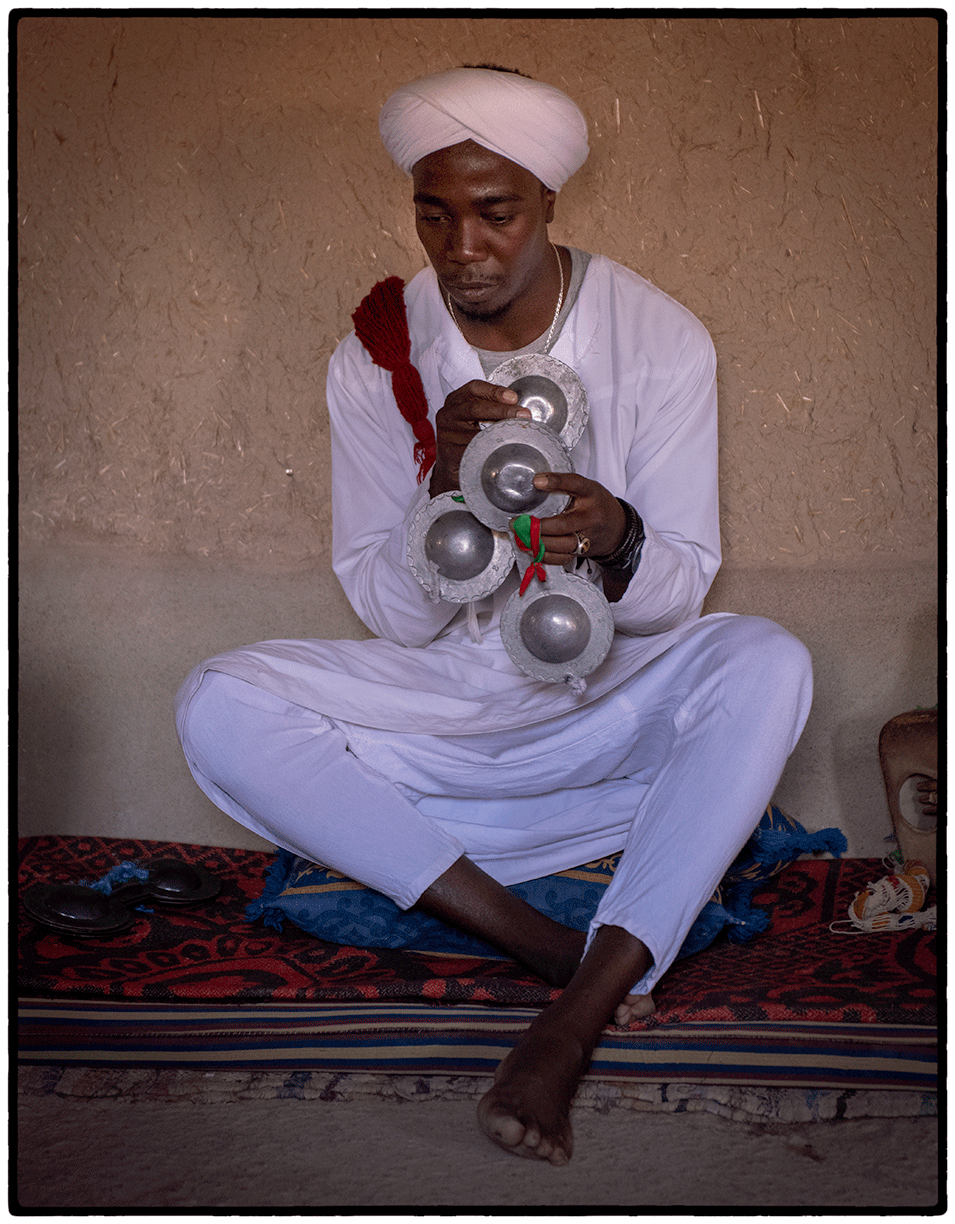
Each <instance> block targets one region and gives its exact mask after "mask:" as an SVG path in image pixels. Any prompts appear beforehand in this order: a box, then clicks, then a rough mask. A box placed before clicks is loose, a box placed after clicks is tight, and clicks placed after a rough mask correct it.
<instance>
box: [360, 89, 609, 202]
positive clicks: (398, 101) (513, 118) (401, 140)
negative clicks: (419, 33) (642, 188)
mask: <svg viewBox="0 0 955 1224" xmlns="http://www.w3.org/2000/svg"><path fill="white" fill-rule="evenodd" d="M378 128H379V130H380V132H381V139H382V140H383V141H384V145H385V148H386V149H387V150H388V152H389V154H390V155H391V156H392V157H393V158H394V160H395V161H396V162H397V163H398V165H399V166H400V167H401V169H402V170H404V172H405V174H410V173H411V170H412V167H413V166H414V165H415V163H416V162H419V161H420V160H421V159H422V157H427V156H428V154H429V153H435V152H436V151H437V150H438V149H446V148H448V147H449V146H451V145H455V144H460V143H461V141H463V140H473V141H474V142H475V143H476V144H479V145H481V146H483V147H484V148H485V149H490V150H491V152H492V153H498V154H500V156H501V157H506V158H508V159H509V160H510V161H512V162H517V164H518V165H519V166H523V167H524V169H525V170H529V171H530V172H531V174H533V175H534V176H535V177H537V178H539V179H540V181H541V182H542V183H543V184H544V186H545V187H550V188H551V190H553V191H560V189H561V187H563V185H564V183H566V182H567V180H568V179H569V178H570V176H571V175H572V174H574V173H575V172H576V171H577V170H579V169H580V167H581V166H582V165H583V164H584V162H585V161H586V160H587V154H588V153H589V152H590V148H589V146H588V144H587V121H586V119H585V118H584V116H583V115H582V114H581V112H580V110H579V109H578V107H577V106H576V105H575V104H574V103H573V102H572V101H571V100H570V98H568V97H567V95H566V94H563V93H561V91H560V90H559V89H554V88H553V86H551V85H544V84H543V83H542V82H540V81H532V80H529V79H528V78H527V77H522V76H518V75H517V74H516V73H513V72H497V71H495V70H493V69H488V68H452V69H450V71H448V72H439V73H438V74H437V75H436V76H428V77H422V78H421V80H418V81H411V82H410V83H409V84H407V85H402V87H401V88H400V89H398V90H396V91H395V92H394V93H393V94H392V95H391V97H390V98H389V99H388V101H387V102H386V103H385V105H384V106H383V107H382V108H381V115H380V117H379V119H378Z"/></svg>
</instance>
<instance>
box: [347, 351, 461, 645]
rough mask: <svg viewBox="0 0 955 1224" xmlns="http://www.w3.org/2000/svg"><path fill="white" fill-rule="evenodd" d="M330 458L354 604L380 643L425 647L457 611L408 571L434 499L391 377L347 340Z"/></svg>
mask: <svg viewBox="0 0 955 1224" xmlns="http://www.w3.org/2000/svg"><path fill="white" fill-rule="evenodd" d="M326 390H327V397H328V412H329V417H330V419H331V448H332V566H333V568H334V570H335V573H336V575H337V577H338V580H339V582H341V584H342V587H343V589H344V591H345V594H346V595H347V596H348V599H349V602H350V603H351V605H352V607H353V608H354V609H355V611H356V612H357V614H358V615H359V616H360V617H361V619H362V621H364V623H365V624H366V625H367V626H368V628H369V629H371V631H372V632H373V633H375V634H377V635H378V636H379V637H382V638H387V639H388V640H389V641H392V642H397V643H399V644H400V645H403V646H425V645H427V644H428V643H429V642H430V641H432V640H433V639H434V638H435V637H436V636H437V635H438V633H440V631H441V630H442V629H443V628H444V627H445V625H447V623H448V622H449V621H450V620H451V619H452V617H454V616H455V615H456V613H457V612H458V611H459V606H458V605H457V604H452V603H447V602H446V601H445V600H438V601H437V602H432V600H431V598H430V596H429V595H428V594H427V593H426V592H425V591H424V589H423V588H422V587H421V586H420V584H419V583H418V581H417V580H416V578H415V576H414V574H412V572H411V569H410V567H409V565H408V557H407V543H408V528H409V527H410V525H411V521H412V519H413V518H414V515H415V512H416V511H417V509H418V508H419V506H421V505H422V504H423V503H424V502H425V501H426V500H427V499H428V483H427V482H428V477H427V476H426V477H425V480H424V482H423V483H422V484H418V481H417V475H418V465H417V463H416V462H415V459H414V435H413V433H412V431H411V426H410V425H409V424H408V423H407V421H405V420H404V418H403V417H402V416H401V413H400V411H399V409H398V406H397V404H396V403H395V398H394V394H393V392H392V389H391V375H390V374H389V373H388V372H387V371H386V370H383V369H381V368H380V367H378V366H376V365H375V364H374V363H373V362H372V360H371V358H370V357H369V356H368V354H367V353H366V352H365V350H364V349H363V348H362V346H361V342H360V341H359V340H358V339H357V338H356V337H355V336H354V335H351V336H349V337H347V338H346V339H345V340H343V341H342V343H341V344H340V345H339V346H338V348H337V349H336V351H335V353H334V354H333V355H332V359H331V362H330V364H329V368H328V381H327V388H326Z"/></svg>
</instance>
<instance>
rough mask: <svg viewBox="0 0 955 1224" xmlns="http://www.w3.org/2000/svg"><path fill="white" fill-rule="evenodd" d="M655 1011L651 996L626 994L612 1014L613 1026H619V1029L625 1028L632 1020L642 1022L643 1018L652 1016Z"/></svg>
mask: <svg viewBox="0 0 955 1224" xmlns="http://www.w3.org/2000/svg"><path fill="white" fill-rule="evenodd" d="M656 1010H657V1005H656V1003H654V1001H653V995H652V994H645V995H635V994H628V995H627V997H626V998H625V999H624V1001H623V1002H622V1003H621V1004H620V1006H619V1007H618V1008H617V1010H616V1011H615V1012H614V1014H613V1022H614V1024H619V1026H620V1027H621V1028H626V1027H627V1025H629V1024H632V1023H633V1022H634V1020H642V1019H643V1018H644V1016H652V1015H653V1013H654V1012H655V1011H656Z"/></svg>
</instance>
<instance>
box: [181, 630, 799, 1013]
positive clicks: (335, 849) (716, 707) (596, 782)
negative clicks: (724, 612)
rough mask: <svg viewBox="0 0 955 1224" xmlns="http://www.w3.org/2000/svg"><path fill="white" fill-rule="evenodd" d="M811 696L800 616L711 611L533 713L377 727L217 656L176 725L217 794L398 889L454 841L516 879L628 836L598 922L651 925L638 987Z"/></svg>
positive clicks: (453, 853) (691, 913)
mask: <svg viewBox="0 0 955 1224" xmlns="http://www.w3.org/2000/svg"><path fill="white" fill-rule="evenodd" d="M810 701H811V667H810V662H809V656H808V653H807V651H806V650H805V647H803V646H802V644H801V643H800V642H798V641H797V640H796V639H795V638H794V637H792V635H791V634H789V633H787V632H786V631H785V630H783V629H781V628H779V626H777V625H774V624H773V623H772V622H770V621H766V620H762V619H761V618H757V617H731V618H722V617H721V618H713V619H709V618H706V617H704V618H703V619H702V620H700V621H699V622H698V623H697V624H696V625H695V626H694V629H693V631H692V632H690V633H689V634H688V635H687V636H686V637H685V638H684V639H683V640H682V641H680V642H679V643H678V644H677V645H675V646H673V647H671V649H670V650H668V651H667V652H666V653H665V654H663V655H661V656H659V657H658V658H656V659H654V660H653V661H652V662H651V663H649V664H647V666H646V667H644V668H643V669H642V670H641V671H640V672H638V673H637V675H635V676H634V677H633V678H632V679H630V680H629V681H627V682H625V683H624V684H622V685H621V686H620V687H619V688H617V689H615V690H613V691H612V692H611V693H609V694H608V695H606V696H605V697H602V698H600V699H598V700H597V701H595V702H593V703H591V704H590V705H586V706H583V707H582V708H581V709H580V710H577V711H573V712H571V713H568V714H564V715H561V716H560V717H558V718H555V719H552V720H550V721H548V722H544V723H536V724H533V725H531V726H529V727H526V728H523V729H518V730H509V731H500V732H495V733H489V734H481V735H470V736H468V735H457V736H430V735H413V734H406V735H402V734H401V733H398V732H390V731H375V730H373V729H369V728H367V727H357V726H355V725H353V724H350V723H344V722H340V721H339V722H335V721H332V720H330V719H328V718H326V717H324V716H323V715H321V714H319V713H316V712H315V711H312V710H308V709H306V708H304V707H302V706H298V705H292V704H290V703H288V702H287V701H285V700H284V699H282V698H280V697H276V696H274V695H272V694H271V693H268V692H266V691H264V690H263V689H259V688H257V687H255V686H253V685H251V684H249V683H247V682H246V681H244V680H239V679H236V678H234V677H232V676H229V675H226V674H224V673H222V672H215V671H210V672H207V673H206V674H205V676H204V677H203V680H202V683H201V685H200V686H199V688H198V690H197V691H196V692H195V694H194V695H193V697H192V699H191V701H190V702H189V705H188V708H187V709H186V710H185V711H182V712H181V727H182V743H183V749H184V752H185V755H186V760H187V761H188V764H189V768H190V769H191V770H192V773H193V776H194V777H195V778H196V781H197V782H198V784H199V786H200V787H201V788H202V790H203V791H204V792H205V793H206V794H207V795H208V796H209V798H210V799H212V801H213V802H214V803H215V804H217V806H219V807H220V808H222V810H223V811H225V812H227V813H228V814H229V815H230V816H232V817H233V818H235V819H236V820H238V821H239V822H240V823H241V824H243V825H245V826H246V827H248V828H250V829H252V830H254V831H255V832H256V833H259V834H260V835H261V836H263V837H265V838H267V839H268V840H270V841H272V842H274V843H275V844H277V845H279V846H282V847H284V848H285V849H287V850H291V851H292V852H293V853H295V854H299V855H302V856H303V857H305V858H307V859H311V860H312V861H315V862H320V863H323V864H325V865H327V866H329V867H331V868H332V869H333V870H335V871H340V872H342V873H343V874H345V875H347V876H349V877H351V878H352V879H356V880H359V881H360V882H361V883H363V884H366V885H367V886H369V887H371V888H375V889H377V890H378V891H380V892H382V893H384V894H385V895H386V896H388V897H390V898H391V899H392V900H393V901H395V902H396V904H398V905H399V906H400V907H402V908H408V907H409V906H411V905H413V904H414V903H415V901H417V899H418V898H419V897H420V895H421V893H422V892H424V891H425V889H426V888H427V887H428V886H429V885H430V884H431V883H432V882H433V881H434V880H436V879H437V878H438V876H440V875H441V874H442V873H443V872H444V871H446V870H447V868H448V867H450V866H451V864H452V863H453V862H454V861H455V860H456V859H457V858H459V857H460V856H461V855H462V854H464V855H467V857H468V858H470V859H471V860H472V861H474V862H475V863H477V864H478V865H479V866H480V867H481V868H482V869H483V870H485V871H486V872H487V873H488V874H490V875H492V876H494V877H495V878H496V879H498V880H500V881H501V882H502V883H505V884H510V883H515V882H517V881H520V880H528V879H534V878H536V877H538V876H541V875H548V874H550V873H552V872H554V871H560V870H565V869H567V868H568V867H573V866H576V865H578V864H580V863H584V862H589V861H592V860H593V859H595V858H600V857H604V856H607V855H610V854H614V853H617V852H618V851H620V850H623V856H622V858H621V861H620V863H619V865H618V867H617V870H616V872H615V874H614V877H613V880H612V882H611V884H610V885H609V887H608V888H607V890H606V892H605V894H604V896H603V898H602V900H601V903H600V906H599V908H598V910H597V914H596V916H595V918H594V921H593V924H592V926H591V931H590V937H591V938H592V936H593V932H594V930H595V929H596V928H597V927H598V926H600V925H602V924H610V925H614V926H620V927H623V928H624V929H626V930H627V931H629V932H630V934H632V935H634V936H636V937H637V938H638V939H640V940H642V941H643V942H644V943H645V944H646V945H647V947H648V948H649V950H650V952H651V954H652V955H653V962H654V963H653V966H652V968H651V970H650V971H649V973H648V974H647V976H646V977H645V978H643V979H642V980H641V982H639V983H637V984H636V985H635V986H634V991H635V992H637V993H646V992H647V991H648V990H650V989H651V988H652V986H653V985H654V984H655V982H656V981H657V980H658V979H659V978H660V976H661V975H662V974H663V973H664V972H665V971H666V969H667V968H668V967H669V965H670V964H671V962H672V961H673V958H674V957H675V956H676V954H677V952H678V951H679V949H680V946H681V944H682V942H683V939H684V937H685V936H686V933H687V932H688V930H689V928H690V926H691V925H692V923H693V921H694V919H695V918H696V915H697V914H698V913H699V911H700V909H701V908H702V906H703V905H704V904H705V903H706V901H707V900H708V899H709V898H710V896H711V895H712V893H713V890H714V888H715V887H716V886H717V884H718V883H719V881H720V880H721V878H722V876H723V875H724V873H725V871H726V869H727V867H728V866H729V865H730V863H731V862H732V861H733V859H734V858H735V856H736V855H737V854H738V852H739V850H740V848H741V847H742V845H743V843H744V842H745V841H746V839H747V837H748V836H749V835H750V833H751V832H752V830H753V829H754V827H755V826H756V824H757V822H758V821H759V818H760V816H761V815H762V813H763V811H764V810H765V808H766V805H767V803H768V802H769V800H770V798H771V796H772V793H773V790H774V789H775V787H776V784H777V782H778V780H779V776H780V774H781V772H782V769H783V766H784V765H785V762H786V759H787V757H788V756H789V754H790V753H791V752H792V750H793V748H794V747H795V745H796V742H797V740H798V738H799V735H800V734H801V732H802V728H803V725H804V723H805V720H806V717H807V715H808V713H809V705H810Z"/></svg>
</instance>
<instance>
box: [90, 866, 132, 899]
mask: <svg viewBox="0 0 955 1224" xmlns="http://www.w3.org/2000/svg"><path fill="white" fill-rule="evenodd" d="M148 879H149V872H148V871H147V870H146V868H145V867H137V866H136V864H135V863H119V864H118V865H117V866H116V867H111V868H110V869H109V871H107V873H106V875H104V876H103V878H102V879H101V880H96V881H95V882H91V881H89V880H80V881H78V882H79V883H80V884H85V885H86V886H87V887H88V888H95V889H96V891H97V892H101V893H105V894H106V896H107V897H108V896H109V895H110V894H111V893H112V891H113V889H114V888H118V887H119V886H120V885H121V884H128V883H129V881H130V880H148Z"/></svg>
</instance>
